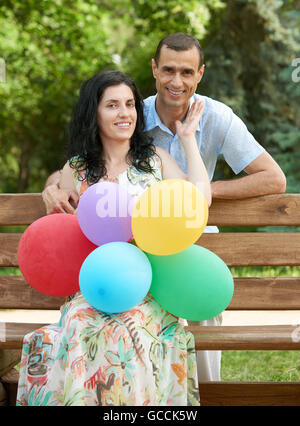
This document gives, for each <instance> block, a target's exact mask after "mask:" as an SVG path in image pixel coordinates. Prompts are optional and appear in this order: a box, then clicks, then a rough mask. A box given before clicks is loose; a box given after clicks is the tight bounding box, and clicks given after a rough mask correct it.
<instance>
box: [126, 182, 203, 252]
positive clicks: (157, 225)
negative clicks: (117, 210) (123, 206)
mask: <svg viewBox="0 0 300 426" xmlns="http://www.w3.org/2000/svg"><path fill="white" fill-rule="evenodd" d="M207 220H208V205H207V201H206V199H205V197H204V195H203V194H202V193H201V192H200V191H199V189H198V188H197V187H196V186H195V185H193V184H192V183H191V182H188V181H186V180H182V179H166V180H163V181H161V182H158V183H156V184H155V185H153V186H150V187H149V188H148V189H147V190H146V191H145V192H144V193H143V194H142V195H141V197H140V198H139V199H138V201H137V203H136V205H135V207H134V209H133V213H132V234H133V238H134V239H135V241H136V244H137V246H138V247H139V248H140V249H141V250H143V251H145V252H147V253H151V254H155V255H169V254H175V253H179V252H180V251H182V250H185V249H186V248H188V247H189V246H191V245H192V244H194V243H195V242H196V241H197V240H198V238H199V237H200V236H201V234H202V233H203V230H204V228H205V226H206V224H207Z"/></svg>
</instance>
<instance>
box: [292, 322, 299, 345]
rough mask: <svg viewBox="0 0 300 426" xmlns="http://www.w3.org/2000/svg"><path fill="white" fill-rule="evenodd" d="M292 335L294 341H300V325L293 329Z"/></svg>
mask: <svg viewBox="0 0 300 426" xmlns="http://www.w3.org/2000/svg"><path fill="white" fill-rule="evenodd" d="M291 337H292V341H293V342H294V343H299V342H300V325H298V327H296V328H295V329H294V330H293V331H292V334H291Z"/></svg>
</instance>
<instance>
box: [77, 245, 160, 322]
mask: <svg viewBox="0 0 300 426" xmlns="http://www.w3.org/2000/svg"><path fill="white" fill-rule="evenodd" d="M151 279H152V270H151V265H150V262H149V260H148V259H147V256H146V255H145V253H143V252H142V251H141V250H140V249H138V248H137V247H136V246H134V245H133V244H130V243H125V242H112V243H108V244H104V245H102V246H101V247H98V248H96V249H95V250H94V251H93V252H92V253H91V254H90V255H89V256H88V257H87V258H86V259H85V261H84V262H83V265H82V267H81V270H80V274H79V285H80V290H81V292H82V294H83V296H84V298H85V299H86V300H87V301H88V302H89V304H90V305H92V306H93V307H94V308H96V309H98V310H100V311H102V312H106V313H109V314H112V313H117V312H123V311H127V310H128V309H131V308H133V307H134V306H136V305H137V304H139V303H140V302H141V301H142V300H143V298H144V297H145V296H146V295H147V293H148V291H149V288H150V285H151Z"/></svg>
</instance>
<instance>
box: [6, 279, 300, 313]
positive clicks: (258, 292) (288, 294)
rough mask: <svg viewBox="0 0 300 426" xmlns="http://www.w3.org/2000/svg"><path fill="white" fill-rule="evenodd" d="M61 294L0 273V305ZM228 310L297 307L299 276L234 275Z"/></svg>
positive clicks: (57, 301) (41, 303)
mask: <svg viewBox="0 0 300 426" xmlns="http://www.w3.org/2000/svg"><path fill="white" fill-rule="evenodd" d="M64 301H65V299H64V297H51V296H47V295H45V294H42V293H39V292H37V291H36V290H34V289H33V288H32V287H31V286H30V285H29V284H28V283H27V282H26V281H25V280H24V278H23V277H21V276H0V309H49V310H51V309H59V308H60V306H61V305H62V304H63V303H64ZM227 309H228V310H297V309H299V310H300V277H277V278H273V277H270V278H268V277H264V278H252V277H249V278H235V280H234V295H233V298H232V301H231V303H230V305H229V306H228V308H227Z"/></svg>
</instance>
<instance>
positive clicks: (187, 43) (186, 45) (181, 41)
mask: <svg viewBox="0 0 300 426" xmlns="http://www.w3.org/2000/svg"><path fill="white" fill-rule="evenodd" d="M163 46H167V48H168V49H172V50H176V52H180V51H184V50H189V49H192V48H193V47H194V46H195V47H196V48H197V50H198V52H199V69H200V68H201V66H202V65H203V61H204V55H203V51H202V47H201V46H200V43H199V41H198V40H196V39H195V38H194V37H192V36H189V35H187V34H184V33H175V34H169V35H167V36H166V37H164V38H163V39H162V40H161V41H160V42H159V44H158V46H157V49H156V52H155V55H154V60H155V63H156V65H158V62H159V58H160V51H161V48H162V47H163Z"/></svg>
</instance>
